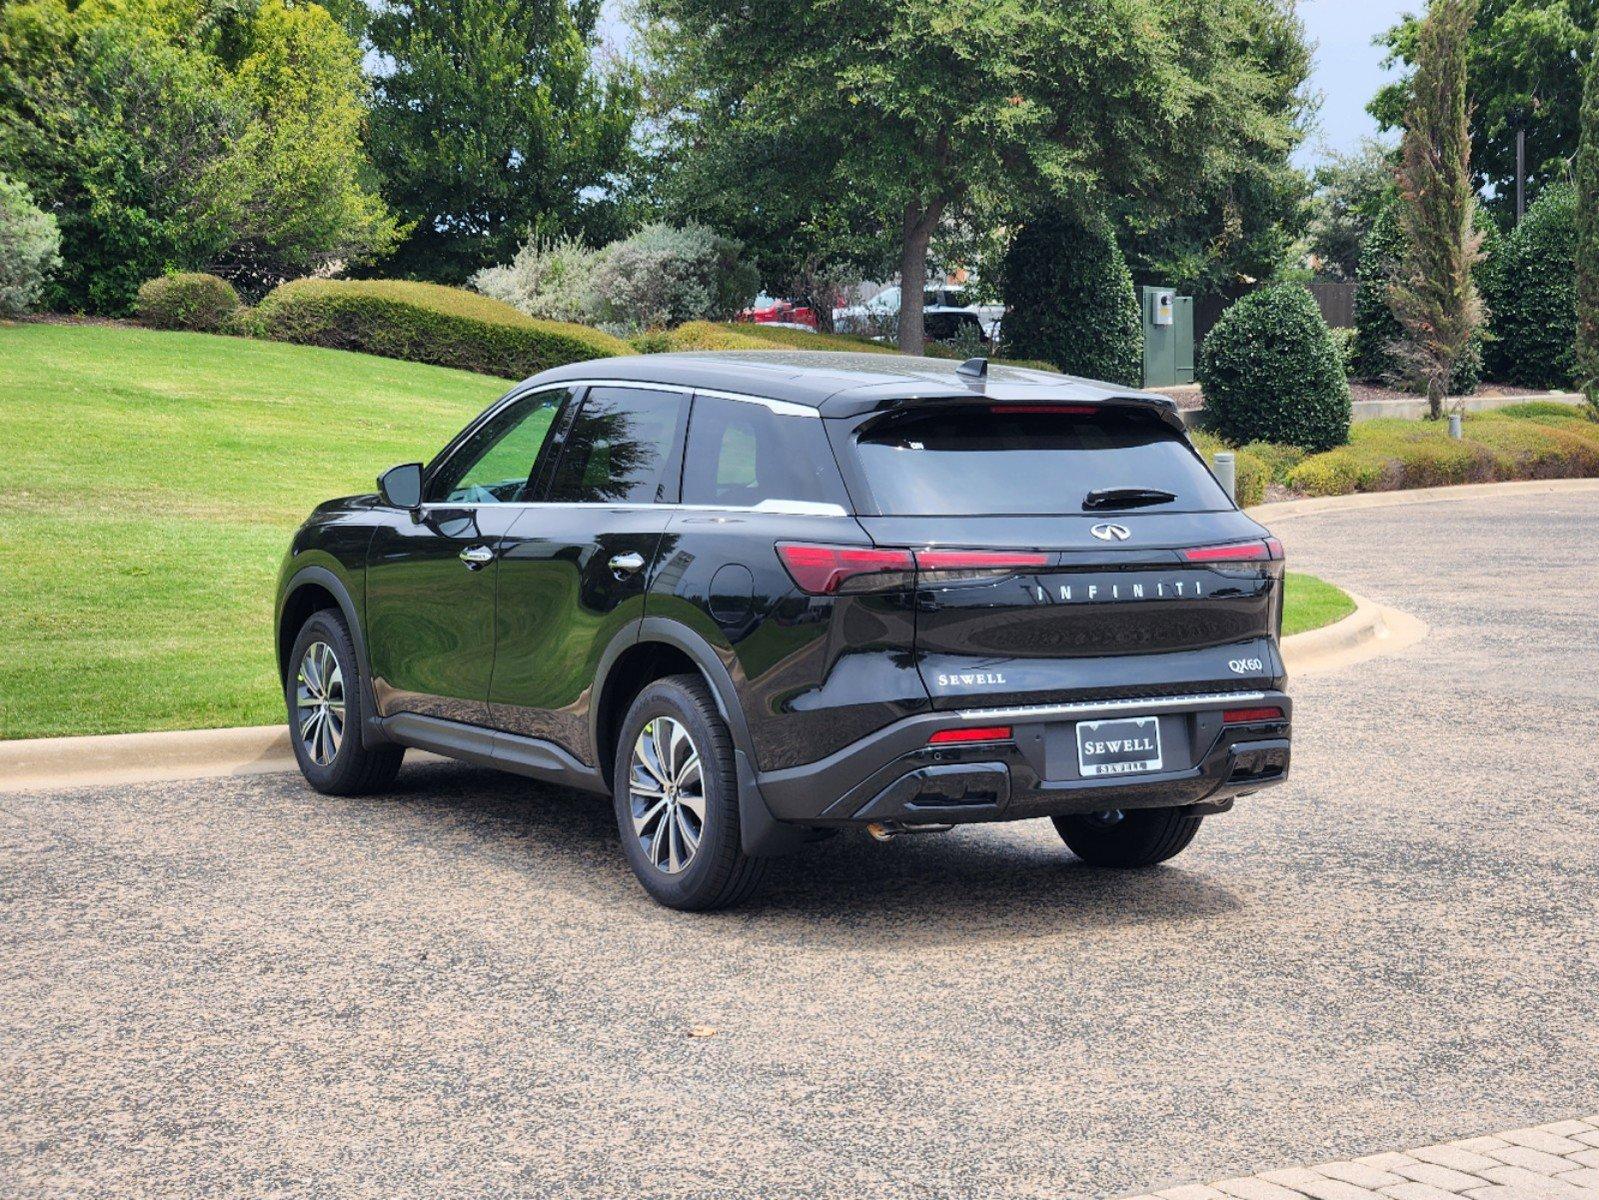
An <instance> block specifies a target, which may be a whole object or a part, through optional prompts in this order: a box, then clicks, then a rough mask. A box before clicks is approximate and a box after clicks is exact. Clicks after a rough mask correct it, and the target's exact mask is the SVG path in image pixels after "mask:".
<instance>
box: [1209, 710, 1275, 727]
mask: <svg viewBox="0 0 1599 1200" xmlns="http://www.w3.org/2000/svg"><path fill="white" fill-rule="evenodd" d="M1282 719H1283V710H1282V709H1280V708H1277V707H1275V706H1273V707H1271V708H1229V709H1227V710H1226V711H1225V712H1224V713H1222V715H1221V720H1222V724H1223V725H1248V724H1250V723H1251V722H1253V721H1281V720H1282Z"/></svg>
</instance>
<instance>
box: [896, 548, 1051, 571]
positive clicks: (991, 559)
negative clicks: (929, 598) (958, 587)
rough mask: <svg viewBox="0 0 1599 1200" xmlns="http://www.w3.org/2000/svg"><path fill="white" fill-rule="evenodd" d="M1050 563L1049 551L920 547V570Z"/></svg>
mask: <svg viewBox="0 0 1599 1200" xmlns="http://www.w3.org/2000/svg"><path fill="white" fill-rule="evenodd" d="M1047 566H1049V555H1047V554H1039V553H1030V552H1022V553H1018V552H1017V551H1014V550H918V551H917V552H916V569H917V570H919V571H1028V570H1033V569H1034V568H1037V567H1047Z"/></svg>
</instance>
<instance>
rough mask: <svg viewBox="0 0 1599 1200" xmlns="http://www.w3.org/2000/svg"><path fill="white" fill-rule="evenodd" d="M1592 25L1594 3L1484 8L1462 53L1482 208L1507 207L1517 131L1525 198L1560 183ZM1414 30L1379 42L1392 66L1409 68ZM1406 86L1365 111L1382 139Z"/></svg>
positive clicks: (1392, 88)
mask: <svg viewBox="0 0 1599 1200" xmlns="http://www.w3.org/2000/svg"><path fill="white" fill-rule="evenodd" d="M1596 24H1599V0H1483V3H1482V6H1481V8H1480V10H1479V12H1478V16H1477V21H1476V23H1475V25H1474V26H1473V28H1472V30H1471V32H1470V34H1469V38H1468V49H1467V68H1466V70H1467V91H1468V93H1469V94H1470V96H1471V97H1472V101H1473V105H1474V108H1473V112H1472V114H1471V163H1472V169H1473V171H1474V172H1475V180H1476V183H1477V186H1478V188H1479V189H1480V190H1482V191H1484V192H1485V193H1486V194H1488V195H1490V196H1491V199H1490V201H1489V203H1490V204H1491V205H1492V206H1493V207H1495V208H1505V207H1509V206H1511V205H1514V203H1515V194H1516V187H1515V184H1516V131H1517V129H1524V130H1525V132H1526V135H1527V138H1526V143H1527V174H1528V177H1529V189H1530V192H1531V194H1533V195H1536V194H1537V192H1538V190H1539V189H1540V188H1541V187H1543V185H1544V184H1546V183H1548V182H1550V181H1551V180H1556V179H1561V178H1564V176H1565V171H1566V163H1567V162H1568V161H1569V160H1570V158H1571V156H1572V155H1573V154H1575V153H1576V150H1577V137H1578V125H1579V114H1578V110H1579V108H1580V107H1581V103H1582V90H1583V77H1584V74H1585V69H1586V66H1587V63H1588V62H1589V59H1590V56H1591V54H1592V51H1593V33H1592V31H1593V29H1594V28H1595V26H1596ZM1420 29H1421V22H1420V21H1419V20H1418V19H1417V18H1415V17H1406V18H1405V19H1404V20H1402V21H1401V22H1400V23H1399V24H1397V25H1395V26H1394V27H1393V28H1392V29H1390V30H1389V31H1388V33H1387V35H1386V39H1385V40H1386V42H1387V45H1388V49H1389V55H1390V60H1391V61H1393V62H1397V63H1401V64H1405V65H1414V64H1415V63H1416V55H1417V47H1418V44H1419V38H1420ZM1409 96H1410V83H1409V80H1408V79H1401V80H1399V81H1398V82H1396V83H1392V84H1389V85H1388V86H1386V87H1384V88H1382V89H1380V90H1379V91H1378V93H1377V95H1376V97H1375V99H1373V100H1372V102H1371V105H1370V109H1371V113H1372V115H1373V116H1374V117H1376V118H1377V121H1378V123H1379V124H1380V125H1381V126H1382V127H1383V128H1385V129H1392V128H1397V127H1399V126H1400V125H1401V124H1402V123H1403V118H1404V112H1405V109H1406V106H1407V105H1408V103H1409Z"/></svg>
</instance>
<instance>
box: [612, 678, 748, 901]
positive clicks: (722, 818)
mask: <svg viewBox="0 0 1599 1200" xmlns="http://www.w3.org/2000/svg"><path fill="white" fill-rule="evenodd" d="M612 792H613V800H614V802H615V807H616V826H617V832H618V833H619V834H620V835H621V838H622V851H623V853H624V854H626V856H627V861H628V865H629V866H630V867H632V868H633V874H634V875H636V876H637V877H638V881H639V882H640V883H641V884H643V885H644V890H645V891H647V892H648V893H649V894H650V895H651V896H653V897H654V898H655V899H656V900H657V901H658V902H659V903H661V904H664V905H665V906H666V907H668V908H676V909H681V910H683V911H686V912H707V911H709V910H711V909H717V908H729V907H731V906H733V905H735V904H739V903H742V902H743V901H744V900H747V899H748V898H749V897H750V895H751V894H752V893H753V892H754V891H755V889H756V888H757V887H758V886H759V885H760V882H761V879H762V878H763V877H764V876H765V874H766V860H765V859H761V858H751V857H750V856H749V855H747V854H745V853H744V850H743V845H742V841H741V836H742V835H741V833H740V829H739V818H738V776H737V774H736V772H735V770H734V764H733V739H732V737H731V736H730V735H729V734H728V732H727V725H726V723H725V722H723V720H722V718H721V715H720V714H719V713H718V712H717V711H716V702H715V701H714V700H713V699H712V698H711V694H710V691H709V690H708V689H707V688H706V686H705V681H704V680H703V679H701V678H700V677H699V676H697V675H673V676H670V677H669V678H666V679H659V680H656V681H655V682H654V683H652V684H650V685H649V686H648V687H646V688H645V689H644V690H643V691H642V692H640V693H639V694H638V698H637V699H635V700H634V701H633V704H632V707H631V708H629V709H628V713H627V718H626V720H624V721H623V722H622V732H621V736H620V738H619V739H618V740H617V745H616V759H615V763H614V767H613V771H612Z"/></svg>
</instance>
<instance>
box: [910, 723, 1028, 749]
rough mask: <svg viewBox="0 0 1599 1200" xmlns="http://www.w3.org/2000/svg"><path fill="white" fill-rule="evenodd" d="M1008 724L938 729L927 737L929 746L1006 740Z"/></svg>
mask: <svg viewBox="0 0 1599 1200" xmlns="http://www.w3.org/2000/svg"><path fill="white" fill-rule="evenodd" d="M1008 741H1010V726H1009V725H977V726H973V727H972V728H970V729H940V730H939V731H938V732H937V733H935V734H934V735H933V736H932V737H930V738H928V739H927V744H928V745H929V746H955V745H967V744H969V743H971V742H1008Z"/></svg>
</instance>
